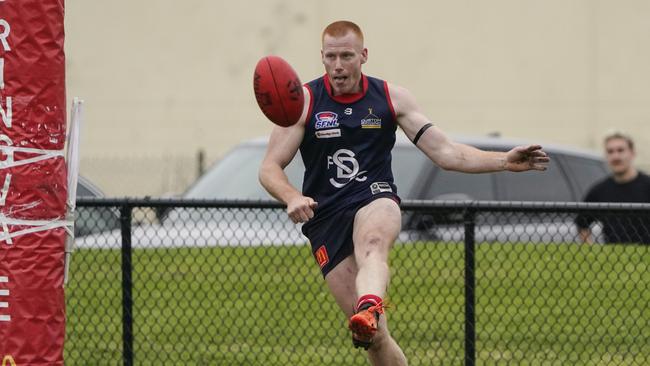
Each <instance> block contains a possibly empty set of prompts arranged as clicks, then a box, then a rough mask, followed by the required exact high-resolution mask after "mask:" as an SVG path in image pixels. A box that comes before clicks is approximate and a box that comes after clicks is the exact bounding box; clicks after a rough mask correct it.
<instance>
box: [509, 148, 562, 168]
mask: <svg viewBox="0 0 650 366" xmlns="http://www.w3.org/2000/svg"><path fill="white" fill-rule="evenodd" d="M549 161H551V159H550V158H549V157H548V155H547V154H546V153H545V152H544V150H542V147H541V146H540V145H529V146H517V147H515V148H513V149H512V150H510V151H508V152H507V153H506V170H509V171H511V172H525V171H527V170H541V171H544V170H546V169H547V168H548V163H549Z"/></svg>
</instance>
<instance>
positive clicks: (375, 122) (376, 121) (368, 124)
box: [361, 108, 381, 128]
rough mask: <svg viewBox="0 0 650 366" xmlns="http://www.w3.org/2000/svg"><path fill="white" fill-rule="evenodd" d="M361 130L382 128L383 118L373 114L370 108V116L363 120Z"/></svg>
mask: <svg viewBox="0 0 650 366" xmlns="http://www.w3.org/2000/svg"><path fill="white" fill-rule="evenodd" d="M361 128H381V118H379V117H377V116H376V115H374V114H373V113H372V108H368V115H367V116H365V117H364V118H363V119H362V120H361Z"/></svg>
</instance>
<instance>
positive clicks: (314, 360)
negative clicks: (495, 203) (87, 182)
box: [65, 243, 650, 366]
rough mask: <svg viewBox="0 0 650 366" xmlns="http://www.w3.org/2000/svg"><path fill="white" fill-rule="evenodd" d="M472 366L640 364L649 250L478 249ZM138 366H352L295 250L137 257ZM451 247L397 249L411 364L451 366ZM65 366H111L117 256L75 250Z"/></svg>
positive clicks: (646, 336) (454, 251)
mask: <svg viewBox="0 0 650 366" xmlns="http://www.w3.org/2000/svg"><path fill="white" fill-rule="evenodd" d="M476 262H477V266H476V281H477V282H476V284H477V288H476V296H477V307H476V315H477V343H476V348H477V361H478V362H477V364H480V365H493V364H512V365H526V364H538V365H539V364H545V365H546V364H548V365H612V364H614V365H647V364H650V307H649V306H648V304H649V303H650V288H649V286H650V273H649V271H648V270H649V269H650V268H649V267H650V251H649V250H648V247H638V246H617V245H611V246H583V245H540V244H537V245H533V244H480V245H479V246H478V247H477V252H476ZM133 264H134V270H133V281H134V289H133V296H134V309H133V311H134V314H133V317H134V339H135V346H134V352H135V360H136V364H138V365H163V364H164V365H167V364H170V365H176V364H183V365H247V366H248V365H365V364H366V361H365V357H364V353H363V352H362V351H358V350H355V349H353V348H352V346H351V342H350V339H349V337H350V336H349V334H348V331H347V330H346V319H345V318H344V317H343V315H342V313H341V312H340V311H339V310H338V309H337V308H336V306H335V305H334V301H333V299H332V298H331V296H330V295H329V293H328V291H327V288H326V286H325V284H324V281H323V280H322V278H321V276H320V273H319V270H318V268H317V266H316V264H315V261H314V260H313V259H312V257H311V254H310V251H309V249H308V248H307V247H306V246H300V247H257V248H183V249H147V250H136V251H134V254H133ZM463 265H464V258H463V246H462V244H435V243H418V244H409V245H397V246H396V247H395V248H394V250H393V252H392V256H391V267H392V268H393V279H392V283H391V287H390V290H389V295H390V300H391V303H392V304H393V307H392V308H391V309H390V310H389V318H390V323H391V330H392V333H393V335H394V336H395V338H396V339H397V340H398V342H399V343H400V345H401V346H402V347H403V349H404V351H405V353H406V355H407V356H408V357H409V360H410V364H411V365H432V364H440V365H461V364H463V347H464V300H463V293H464V279H463V275H464V270H463ZM66 296H67V312H68V328H67V342H66V348H65V357H66V365H121V364H122V359H121V357H122V356H121V355H122V346H121V339H122V338H121V316H122V315H121V314H122V312H121V275H120V253H119V251H111V250H88V249H86V250H78V251H77V252H75V254H74V257H73V262H72V268H71V282H70V284H69V285H68V287H67V288H66Z"/></svg>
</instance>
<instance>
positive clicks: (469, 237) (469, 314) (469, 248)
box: [464, 207, 476, 366]
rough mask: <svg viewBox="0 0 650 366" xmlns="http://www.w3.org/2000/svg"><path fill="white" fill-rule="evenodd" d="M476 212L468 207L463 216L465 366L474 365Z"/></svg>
mask: <svg viewBox="0 0 650 366" xmlns="http://www.w3.org/2000/svg"><path fill="white" fill-rule="evenodd" d="M475 220H476V212H475V210H474V208H473V207H468V208H467V210H466V211H465V214H464V223H465V366H474V365H475V364H476V313H475V312H474V310H475V305H476V299H475V294H474V289H475V285H476V278H475V276H474V267H475V260H474V249H475V242H474V241H475V238H474V228H475V226H476V225H475Z"/></svg>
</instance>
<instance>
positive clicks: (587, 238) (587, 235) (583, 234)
mask: <svg viewBox="0 0 650 366" xmlns="http://www.w3.org/2000/svg"><path fill="white" fill-rule="evenodd" d="M578 234H579V235H580V240H582V242H583V243H587V244H593V243H594V240H593V238H592V237H591V230H590V229H589V228H586V229H585V228H578Z"/></svg>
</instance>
